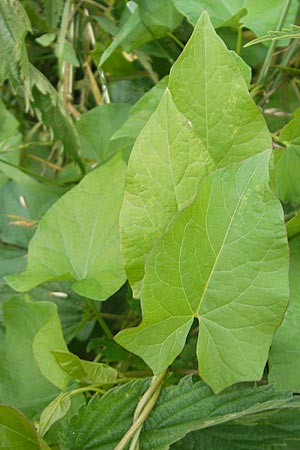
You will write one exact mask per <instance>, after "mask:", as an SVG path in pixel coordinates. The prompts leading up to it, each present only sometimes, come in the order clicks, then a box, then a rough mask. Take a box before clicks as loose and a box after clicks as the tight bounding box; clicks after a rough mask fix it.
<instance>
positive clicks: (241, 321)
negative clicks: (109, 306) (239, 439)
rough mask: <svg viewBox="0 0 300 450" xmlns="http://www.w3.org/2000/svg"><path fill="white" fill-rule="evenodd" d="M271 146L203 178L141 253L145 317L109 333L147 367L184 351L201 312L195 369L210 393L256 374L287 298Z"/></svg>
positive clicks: (158, 366) (283, 237) (157, 367)
mask: <svg viewBox="0 0 300 450" xmlns="http://www.w3.org/2000/svg"><path fill="white" fill-rule="evenodd" d="M269 157H270V152H269V151H267V152H265V153H263V154H259V155H256V156H253V157H251V158H249V159H247V160H245V161H243V162H240V163H236V164H234V165H232V166H231V167H229V168H227V169H222V170H218V171H215V172H213V173H211V174H209V175H208V176H206V177H204V178H203V179H202V181H201V182H200V185H199V193H198V195H197V197H196V199H195V201H194V202H193V203H192V205H191V206H189V207H188V208H186V209H185V210H183V211H182V212H180V213H179V214H178V215H177V216H176V217H175V218H174V220H173V221H172V222H171V223H170V224H169V227H168V230H167V232H166V233H165V234H164V236H163V237H162V238H161V239H160V240H159V241H158V243H157V245H156V246H155V247H154V249H153V251H152V252H151V254H150V255H149V257H148V259H147V264H146V275H145V278H144V283H143V288H142V309H143V316H144V320H143V322H142V324H141V325H140V326H139V327H137V328H131V329H127V330H123V331H121V332H120V333H119V334H118V335H117V336H116V338H115V339H116V341H117V342H118V343H119V344H121V345H122V346H124V347H125V348H126V349H127V350H129V351H131V352H133V353H135V354H137V355H138V356H140V357H141V358H143V359H144V361H145V362H146V363H147V364H148V365H149V366H150V367H151V368H152V370H153V371H154V373H155V374H158V373H160V372H161V371H162V370H164V369H166V368H167V367H168V365H170V364H171V363H172V362H173V360H174V359H175V358H176V356H177V355H178V354H179V353H180V352H181V351H182V349H183V346H184V343H185V340H186V337H187V334H188V332H189V330H190V327H191V325H192V323H193V320H194V318H197V319H198V320H199V338H198V348H197V356H198V363H199V373H200V375H201V377H202V378H203V379H204V380H205V381H206V382H207V383H208V384H209V385H210V386H211V387H212V389H213V390H214V391H215V392H220V391H221V390H222V389H224V388H225V387H226V386H229V385H231V384H233V383H237V382H239V381H250V380H257V379H260V378H261V377H262V373H263V370H264V366H265V364H266V361H267V358H268V352H269V347H270V345H271V341H272V337H273V333H274V331H275V330H276V328H277V327H278V326H279V324H280V322H281V319H282V316H283V313H284V311H285V308H286V306H287V302H288V297H289V287H288V261H289V258H288V247H287V240H286V233H285V227H284V218H283V212H282V209H281V206H280V204H279V202H278V200H276V198H275V197H274V196H273V194H272V193H271V191H270V189H269V186H268V183H269Z"/></svg>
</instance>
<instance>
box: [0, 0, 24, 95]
mask: <svg viewBox="0 0 300 450" xmlns="http://www.w3.org/2000/svg"><path fill="white" fill-rule="evenodd" d="M28 31H31V26H30V21H29V18H28V16H27V14H26V11H25V9H24V8H23V6H22V5H21V3H20V2H19V1H18V0H4V1H1V3H0V60H1V65H0V85H1V84H3V83H4V81H6V80H9V81H10V83H11V84H12V86H13V88H14V89H16V88H17V87H18V86H19V85H20V84H21V81H22V80H25V81H26V78H28V72H29V62H28V56H27V50H26V46H25V37H26V35H27V33H28ZM26 90H27V92H28V91H29V86H28V83H26Z"/></svg>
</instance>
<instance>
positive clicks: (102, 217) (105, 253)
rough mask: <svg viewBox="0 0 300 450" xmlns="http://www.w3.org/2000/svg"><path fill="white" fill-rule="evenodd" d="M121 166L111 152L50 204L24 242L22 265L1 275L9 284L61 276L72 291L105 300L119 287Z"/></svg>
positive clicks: (22, 285) (23, 287) (20, 286)
mask: <svg viewBox="0 0 300 450" xmlns="http://www.w3.org/2000/svg"><path fill="white" fill-rule="evenodd" d="M125 168H126V166H125V163H124V161H123V160H122V157H121V155H117V156H116V157H115V158H114V159H112V160H110V161H109V162H108V163H107V164H105V165H103V166H101V167H99V168H98V169H95V170H94V171H93V172H91V173H90V174H88V175H87V176H86V177H85V178H84V179H83V180H82V181H81V183H80V184H79V185H78V186H76V187H75V188H73V189H72V190H71V191H69V192H68V193H67V194H65V195H64V196H63V197H61V198H60V199H59V200H58V201H57V202H56V203H55V204H54V205H53V206H52V207H51V208H50V210H49V211H48V212H47V214H46V215H45V216H44V217H43V219H42V220H41V222H40V224H39V226H38V229H37V231H36V234H35V236H34V238H33V239H32V240H31V242H30V246H29V255H28V266H27V270H26V271H25V272H23V273H22V274H21V275H19V276H17V277H8V278H7V279H8V281H9V284H10V285H11V286H12V287H13V288H14V289H16V290H18V291H22V292H24V291H28V290H30V289H32V288H33V287H35V286H37V285H38V284H40V283H42V282H45V281H49V280H52V279H62V278H65V279H72V280H74V283H73V285H72V287H73V289H74V290H75V291H76V292H77V293H79V294H81V295H83V296H85V297H89V298H93V299H95V300H106V299H107V298H108V297H109V296H111V295H112V294H113V293H114V292H116V291H117V290H118V289H119V288H120V287H121V286H122V284H123V283H124V282H125V280H126V277H125V273H124V269H123V264H122V260H121V255H120V249H119V230H118V216H119V211H120V206H121V202H122V198H123V189H124V176H125Z"/></svg>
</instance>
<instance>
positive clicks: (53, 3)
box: [43, 0, 64, 30]
mask: <svg viewBox="0 0 300 450" xmlns="http://www.w3.org/2000/svg"><path fill="white" fill-rule="evenodd" d="M43 4H44V8H45V12H46V16H47V21H48V26H49V29H50V30H53V29H55V28H56V25H57V24H58V21H59V19H60V17H61V14H62V10H63V6H64V0H43Z"/></svg>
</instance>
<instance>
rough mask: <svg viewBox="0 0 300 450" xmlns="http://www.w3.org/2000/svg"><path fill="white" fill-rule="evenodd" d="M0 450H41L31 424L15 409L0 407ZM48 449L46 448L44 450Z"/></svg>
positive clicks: (7, 406)
mask: <svg viewBox="0 0 300 450" xmlns="http://www.w3.org/2000/svg"><path fill="white" fill-rule="evenodd" d="M0 448H1V450H41V448H43V447H41V446H40V444H39V442H38V437H37V432H36V429H35V428H34V426H33V424H32V423H31V422H30V421H29V420H28V419H27V418H26V417H25V416H23V414H21V412H20V411H18V410H17V409H15V408H12V407H11V406H9V405H0ZM46 448H49V447H48V446H46V447H44V449H46Z"/></svg>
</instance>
